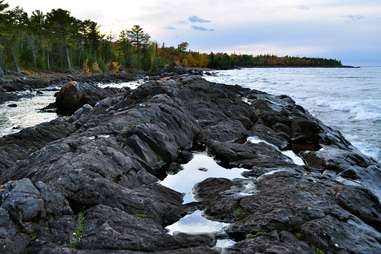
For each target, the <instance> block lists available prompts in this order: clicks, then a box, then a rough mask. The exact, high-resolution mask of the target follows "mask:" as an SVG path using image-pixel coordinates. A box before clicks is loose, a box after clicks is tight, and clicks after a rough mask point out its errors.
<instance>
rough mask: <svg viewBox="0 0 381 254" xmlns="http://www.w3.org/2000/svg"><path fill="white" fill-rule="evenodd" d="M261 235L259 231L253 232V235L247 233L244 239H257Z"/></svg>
mask: <svg viewBox="0 0 381 254" xmlns="http://www.w3.org/2000/svg"><path fill="white" fill-rule="evenodd" d="M262 234H263V233H262V232H261V231H259V232H255V233H248V234H246V236H245V238H246V239H254V238H257V237H258V236H260V235H262Z"/></svg>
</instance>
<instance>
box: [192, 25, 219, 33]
mask: <svg viewBox="0 0 381 254" xmlns="http://www.w3.org/2000/svg"><path fill="white" fill-rule="evenodd" d="M192 29H193V30H196V31H202V32H213V31H214V29H211V28H206V27H203V26H194V25H193V26H192Z"/></svg>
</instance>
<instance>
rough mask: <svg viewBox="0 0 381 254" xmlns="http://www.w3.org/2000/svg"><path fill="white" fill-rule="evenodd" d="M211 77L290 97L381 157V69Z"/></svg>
mask: <svg viewBox="0 0 381 254" xmlns="http://www.w3.org/2000/svg"><path fill="white" fill-rule="evenodd" d="M206 79H208V80H209V81H214V82H219V83H226V84H231V85H235V84H238V85H241V86H243V87H248V88H251V89H257V90H261V91H265V92H268V93H271V94H276V95H281V94H286V95H289V96H291V97H292V98H293V99H294V100H295V101H296V102H297V103H298V104H300V105H302V106H303V107H304V108H306V109H308V110H309V111H310V112H311V113H312V114H313V115H314V116H315V117H317V118H318V119H320V120H322V121H323V122H324V123H325V124H327V125H329V126H331V127H333V128H335V129H338V130H340V131H341V132H342V133H343V134H344V136H345V137H346V138H347V139H348V140H349V141H350V142H351V143H352V144H354V145H355V146H356V147H357V148H358V149H359V150H360V151H362V152H363V153H365V154H367V155H369V156H372V157H373V158H375V159H377V160H378V161H381V67H363V68H358V69H343V68H333V69H329V68H248V69H240V70H227V71H218V72H217V75H216V76H208V77H206Z"/></svg>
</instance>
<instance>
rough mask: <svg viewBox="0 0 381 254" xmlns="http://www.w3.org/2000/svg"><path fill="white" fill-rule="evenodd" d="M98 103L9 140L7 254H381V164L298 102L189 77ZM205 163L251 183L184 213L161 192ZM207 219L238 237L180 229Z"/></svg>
mask: <svg viewBox="0 0 381 254" xmlns="http://www.w3.org/2000/svg"><path fill="white" fill-rule="evenodd" d="M79 83H80V82H79ZM79 91H81V90H79ZM61 92H62V90H61ZM76 92H78V91H76V90H74V91H73V90H71V94H73V93H74V95H76ZM74 97H75V96H74ZM65 98H66V97H64V98H63V99H65ZM75 98H79V97H75ZM80 98H82V97H81V96H80ZM97 98H98V99H99V100H100V101H97V100H98V99H95V101H91V100H89V101H90V104H92V105H93V106H91V105H89V104H85V103H88V102H89V101H86V100H84V101H82V103H80V104H75V109H77V108H79V107H80V108H79V109H78V110H76V111H75V113H74V114H72V115H70V116H68V117H60V118H58V119H56V120H53V121H51V122H48V123H43V124H40V125H38V126H35V127H32V128H27V129H24V130H22V131H20V132H19V133H16V134H12V135H9V136H5V137H2V138H0V160H1V162H2V163H1V164H0V183H1V184H2V185H1V187H0V252H1V253H44V254H45V253H54V254H56V253H57V254H58V253H60V254H61V253H62V254H63V253H65V254H90V253H99V254H100V253H109V254H114V253H115V254H117V253H118V254H119V253H127V254H128V253H131V254H133V253H162V254H164V253H181V254H182V253H217V252H223V253H318V254H321V253H380V252H381V233H380V230H381V206H380V199H381V184H380V183H381V165H380V164H378V163H377V162H376V161H374V160H373V159H371V158H369V157H366V156H365V155H363V154H361V153H360V152H359V151H358V150H357V149H356V148H355V147H353V146H352V145H351V144H350V143H349V142H348V141H347V140H346V139H345V138H344V137H343V136H342V135H341V134H340V132H338V131H336V130H333V129H331V128H329V127H328V126H325V125H324V124H323V123H321V122H320V121H319V120H317V119H315V118H314V117H312V116H311V115H310V114H309V113H308V112H307V111H306V110H304V109H303V108H302V107H301V106H299V105H296V104H295V102H294V101H293V100H292V99H291V98H290V97H288V96H273V95H269V94H266V93H263V92H260V91H256V90H250V89H245V88H242V87H239V86H226V85H221V84H215V83H210V82H207V81H205V80H203V79H202V78H200V77H197V76H191V75H182V76H173V77H172V78H168V79H166V80H154V81H148V82H146V83H145V84H144V85H142V86H140V87H139V88H137V89H135V90H131V89H124V90H119V91H113V93H112V94H111V93H110V94H107V95H105V96H103V95H102V96H101V97H97ZM89 99H93V97H92V94H89ZM63 101H65V100H63ZM83 104H85V105H83ZM63 105H67V101H66V102H65V103H63ZM82 105H83V106H82ZM81 106H82V107H81ZM71 111H73V110H71ZM284 151H291V152H293V153H295V154H296V155H297V156H299V157H300V158H301V159H302V160H303V164H300V165H297V164H296V163H295V161H293V160H291V159H290V158H288V157H287V156H286V155H285V154H284ZM199 152H203V153H206V154H208V155H209V156H210V157H213V158H214V160H215V161H216V162H218V164H219V165H220V166H221V167H224V168H226V169H229V168H230V170H236V169H237V168H240V169H244V171H245V172H244V173H243V175H242V178H234V179H228V178H224V175H223V173H221V177H213V178H207V179H205V180H203V181H202V182H198V183H197V184H196V186H195V188H194V199H195V200H194V201H192V202H189V203H184V201H183V195H182V194H181V193H179V192H178V191H176V190H173V189H170V188H168V187H166V186H164V185H163V184H162V182H163V181H164V180H165V179H166V178H167V177H168V176H169V175H171V174H172V175H173V174H176V173H177V172H181V170H182V167H183V166H184V165H186V164H187V163H188V162H189V161H191V160H192V158H193V156H194V155H193V154H194V153H199ZM200 170H204V171H208V170H210V169H208V168H207V167H206V168H203V165H200ZM191 178H192V176H189V181H191ZM195 211H202V212H203V213H204V215H205V216H206V217H207V218H208V219H209V220H212V221H216V222H223V223H226V224H227V227H226V228H224V229H223V232H206V233H204V234H201V233H200V234H189V233H184V232H182V233H181V232H180V233H173V234H170V233H169V232H168V229H167V228H166V227H168V226H170V225H173V224H174V223H176V222H178V221H179V220H181V219H182V218H183V217H184V216H186V215H187V214H188V215H189V214H191V213H193V212H195ZM221 239H225V240H227V239H228V240H231V241H232V245H229V246H227V247H226V248H224V249H221V248H218V247H219V246H218V245H217V247H216V242H218V240H221Z"/></svg>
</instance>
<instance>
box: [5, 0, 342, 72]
mask: <svg viewBox="0 0 381 254" xmlns="http://www.w3.org/2000/svg"><path fill="white" fill-rule="evenodd" d="M188 47H189V44H188V42H181V43H180V44H179V45H177V47H168V46H165V45H164V44H162V46H159V45H158V44H157V43H156V42H153V41H151V40H150V35H149V34H148V33H146V32H145V31H144V29H143V28H142V27H141V26H139V25H134V26H133V27H132V28H131V29H126V30H123V31H122V32H121V33H120V35H119V37H118V38H114V37H113V36H112V35H108V36H106V35H104V34H102V33H101V32H100V31H99V25H98V24H97V23H96V22H94V21H92V20H79V19H77V18H75V17H73V16H72V15H71V13H70V12H69V11H67V10H63V9H53V10H51V11H50V12H48V13H43V12H42V11H39V10H36V11H34V12H32V13H31V15H28V14H27V13H26V12H25V11H24V10H23V9H22V8H20V7H16V8H13V9H10V8H9V5H8V4H7V3H6V2H5V1H4V0H0V77H2V76H3V74H4V73H6V72H14V71H16V72H21V71H23V70H25V69H30V70H38V71H74V70H82V71H84V72H89V73H94V72H101V71H107V70H109V69H110V68H109V66H111V65H112V67H115V66H119V65H120V68H119V69H118V70H117V71H118V72H119V71H120V70H122V69H126V68H133V69H143V70H146V71H159V70H161V69H163V68H165V69H167V70H170V69H171V68H173V67H174V66H175V65H183V66H185V67H202V68H205V67H209V68H214V69H229V68H235V67H257V66H273V67H284V66H294V67H301V66H303V67H317V66H320V67H321V66H323V67H338V66H341V62H340V61H337V60H333V59H322V58H300V57H289V56H286V57H277V56H272V55H263V56H252V55H237V54H230V55H229V54H226V53H210V54H207V53H200V52H195V51H191V50H189V49H188ZM115 63H117V64H115ZM111 69H112V71H115V69H113V68H111Z"/></svg>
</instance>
